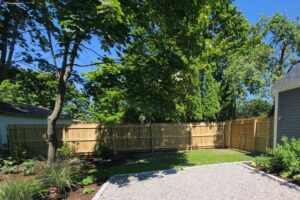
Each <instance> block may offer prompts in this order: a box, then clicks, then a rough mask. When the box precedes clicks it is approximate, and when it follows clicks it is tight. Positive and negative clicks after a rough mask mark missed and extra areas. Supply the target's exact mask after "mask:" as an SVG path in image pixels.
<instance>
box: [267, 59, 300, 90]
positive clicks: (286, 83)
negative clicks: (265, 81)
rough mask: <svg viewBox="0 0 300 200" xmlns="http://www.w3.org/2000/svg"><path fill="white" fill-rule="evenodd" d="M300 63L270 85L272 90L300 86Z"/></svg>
mask: <svg viewBox="0 0 300 200" xmlns="http://www.w3.org/2000/svg"><path fill="white" fill-rule="evenodd" d="M299 84H300V63H298V64H296V65H294V66H293V68H292V69H291V71H289V72H288V73H287V74H286V75H285V76H284V77H283V78H282V79H281V80H280V81H278V82H277V83H275V84H274V85H273V86H272V90H273V91H284V90H288V89H293V88H296V87H300V85H299Z"/></svg>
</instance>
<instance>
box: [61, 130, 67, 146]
mask: <svg viewBox="0 0 300 200" xmlns="http://www.w3.org/2000/svg"><path fill="white" fill-rule="evenodd" d="M62 142H63V144H64V143H65V142H66V126H63V127H62Z"/></svg>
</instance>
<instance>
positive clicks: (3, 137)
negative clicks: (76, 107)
mask: <svg viewBox="0 0 300 200" xmlns="http://www.w3.org/2000/svg"><path fill="white" fill-rule="evenodd" d="M70 123H71V119H59V120H58V121H57V124H70ZM26 124H27V125H29V124H39V125H42V124H47V118H46V117H45V118H42V117H30V116H14V115H3V114H0V146H2V147H3V146H7V130H6V128H7V125H26Z"/></svg>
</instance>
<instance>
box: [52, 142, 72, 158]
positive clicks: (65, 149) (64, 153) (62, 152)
mask: <svg viewBox="0 0 300 200" xmlns="http://www.w3.org/2000/svg"><path fill="white" fill-rule="evenodd" d="M56 152H57V158H58V159H60V160H67V159H71V158H74V157H75V156H76V150H75V147H73V146H70V145H68V144H64V145H63V146H62V147H60V148H58V149H57V151H56Z"/></svg>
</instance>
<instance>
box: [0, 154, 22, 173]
mask: <svg viewBox="0 0 300 200" xmlns="http://www.w3.org/2000/svg"><path fill="white" fill-rule="evenodd" d="M16 164H17V161H16V160H14V159H13V158H12V157H8V159H7V160H2V164H1V168H0V171H1V172H2V173H4V174H16V173H19V170H18V167H17V166H16Z"/></svg>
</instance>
